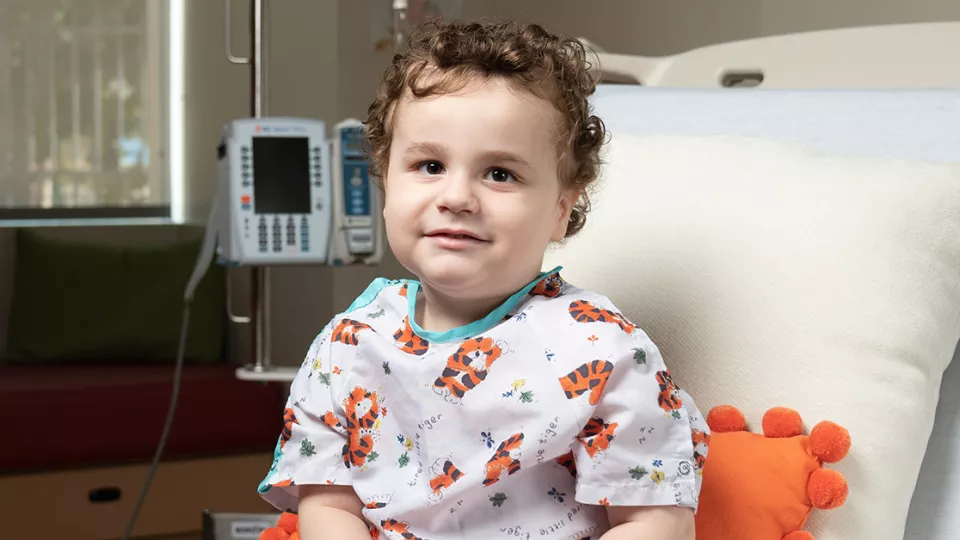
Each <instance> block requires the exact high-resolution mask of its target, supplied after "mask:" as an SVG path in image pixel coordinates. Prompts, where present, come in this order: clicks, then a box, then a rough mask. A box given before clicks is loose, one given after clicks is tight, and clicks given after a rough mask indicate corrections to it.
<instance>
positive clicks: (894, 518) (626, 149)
mask: <svg viewBox="0 0 960 540" xmlns="http://www.w3.org/2000/svg"><path fill="white" fill-rule="evenodd" d="M607 161H608V162H609V165H608V166H607V169H606V171H605V184H604V187H603V189H602V190H601V191H600V192H599V193H598V194H597V195H595V196H594V211H593V213H592V214H590V216H589V218H588V221H587V227H586V229H585V230H584V231H583V232H582V233H581V235H579V236H578V237H575V238H574V239H572V240H571V241H569V243H568V244H567V245H566V246H565V247H563V248H562V249H559V250H557V251H556V252H555V253H552V254H551V255H549V256H548V259H549V260H548V261H547V263H546V266H547V267H549V266H551V265H553V264H563V265H565V272H564V276H565V278H567V279H568V280H570V281H571V282H572V283H574V284H576V285H578V286H581V287H587V288H592V289H596V290H598V291H600V292H603V293H605V294H608V295H609V296H611V297H612V298H613V299H614V300H615V301H616V302H618V304H619V306H620V307H621V308H622V309H623V311H624V312H625V313H626V315H628V316H629V317H630V318H632V319H634V320H635V322H637V323H638V324H639V325H640V326H641V327H642V328H643V329H644V330H646V331H647V332H648V333H649V334H650V335H651V337H652V338H653V340H654V341H655V342H656V343H657V344H658V345H659V346H660V347H661V349H662V351H663V355H664V358H665V360H666V361H667V362H668V364H669V366H670V367H671V368H672V370H673V371H674V375H675V379H676V380H677V381H678V383H679V384H680V386H681V387H684V388H685V389H686V390H688V391H690V392H691V393H692V395H693V396H694V397H695V398H696V399H697V401H698V405H700V406H701V408H702V409H704V410H707V409H709V408H710V407H712V406H715V405H719V404H724V403H729V404H733V405H736V406H737V407H739V408H741V410H743V411H744V413H745V414H746V416H747V420H748V422H750V423H752V424H753V426H755V427H759V423H760V419H761V416H762V414H763V412H764V411H765V410H767V409H768V408H770V407H773V406H778V405H782V406H788V407H792V408H795V409H797V410H798V411H799V412H800V413H801V415H802V417H803V418H804V420H805V422H806V423H807V427H808V428H809V427H810V426H812V425H813V424H815V423H816V422H818V421H820V420H823V419H830V420H834V421H836V422H839V423H840V424H842V425H844V426H845V427H847V428H848V429H849V430H850V432H851V435H852V439H853V449H852V452H851V455H850V456H849V457H848V458H847V459H846V460H844V461H843V462H842V463H841V464H839V465H838V466H837V467H836V468H837V469H838V470H840V471H841V472H842V473H843V474H844V475H845V476H846V477H847V479H848V480H849V482H850V488H851V491H850V498H849V500H848V502H847V504H846V506H844V507H843V508H841V509H837V510H832V511H829V512H814V515H813V517H812V518H811V521H810V524H809V529H810V530H811V532H813V533H814V535H815V537H816V538H817V539H818V540H850V539H854V538H869V539H871V540H902V538H903V530H904V522H905V519H906V515H907V510H908V508H909V505H910V499H911V495H912V493H913V489H914V485H915V483H916V480H917V474H918V470H919V468H920V464H921V461H922V459H923V456H924V450H925V448H926V444H927V440H928V437H929V435H930V433H931V428H932V425H933V420H934V411H935V409H936V406H937V399H938V390H939V386H940V379H941V376H942V374H943V371H944V369H945V368H946V367H947V365H948V364H949V361H950V359H951V357H952V355H953V351H954V348H955V346H956V344H957V341H958V339H960V167H958V166H957V165H956V164H953V165H951V164H936V163H926V164H925V163H921V162H917V161H910V160H906V159H904V160H880V159H873V158H869V159H868V158H856V157H849V156H847V157H835V156H829V157H828V156H825V155H819V154H817V153H816V152H814V151H812V150H810V149H809V148H806V147H801V146H799V145H792V144H787V143H780V142H774V141H772V140H765V139H756V138H750V137H739V136H738V137H733V136H729V137H728V136H704V137H697V136H657V135H649V136H634V135H629V134H624V133H619V134H615V136H614V137H613V139H612V142H611V146H610V148H609V154H608V156H607ZM743 474H750V465H749V463H744V464H743Z"/></svg>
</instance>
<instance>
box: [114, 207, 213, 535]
mask: <svg viewBox="0 0 960 540" xmlns="http://www.w3.org/2000/svg"><path fill="white" fill-rule="evenodd" d="M218 199H219V197H214V199H213V205H212V206H211V208H210V218H209V219H208V220H207V229H206V231H204V234H203V245H202V246H201V248H200V255H199V256H198V257H197V264H196V266H194V268H193V273H192V274H191V275H190V279H189V281H187V288H186V290H185V291H184V293H183V320H182V321H181V323H180V342H179V343H178V344H177V362H176V366H175V367H174V372H173V393H172V395H171V396H170V406H169V408H168V409H167V419H166V420H165V421H164V423H163V431H162V432H161V433H160V442H159V443H158V444H157V450H156V452H155V453H154V455H153V461H152V462H151V463H150V470H149V471H148V472H147V479H146V481H145V482H144V483H143V487H142V488H141V489H140V497H139V498H138V499H137V504H136V505H135V506H134V507H133V513H132V514H131V515H130V520H129V521H128V522H127V527H126V529H125V530H124V532H123V540H130V535H131V534H132V533H133V526H134V525H135V524H136V523H137V516H139V515H140V510H141V509H142V508H143V503H144V502H145V501H146V499H147V494H148V493H149V492H150V486H151V484H153V477H154V476H156V474H157V467H159V465H160V457H161V456H162V455H163V448H164V446H166V444H167V437H168V436H169V435H170V428H171V427H172V426H173V416H174V413H176V411H177V402H178V401H179V399H180V380H181V377H182V374H183V362H184V355H185V354H186V348H187V329H188V328H189V326H190V305H191V304H192V303H193V294H194V292H196V290H197V286H198V285H200V280H202V279H203V276H205V275H206V273H207V270H208V269H209V268H210V260H211V258H212V257H213V253H214V251H215V250H216V247H217V220H218V219H219V215H218V208H219V205H218V204H217V200H218Z"/></svg>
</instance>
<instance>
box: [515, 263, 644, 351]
mask: <svg viewBox="0 0 960 540" xmlns="http://www.w3.org/2000/svg"><path fill="white" fill-rule="evenodd" d="M538 292H539V293H540V294H537V293H538ZM527 310H528V311H529V314H530V317H529V319H530V320H534V321H538V322H539V325H540V327H541V328H540V330H541V331H540V332H538V335H540V336H542V337H543V339H545V340H546V341H548V342H550V343H548V346H549V347H550V348H559V347H561V346H562V347H563V349H565V350H568V351H571V352H572V351H576V353H577V354H578V355H582V354H593V355H597V354H601V353H602V354H605V355H607V356H609V357H611V358H615V357H616V356H617V353H616V351H622V350H625V351H631V350H634V349H636V348H638V347H641V348H642V347H646V346H647V345H648V344H649V343H648V342H649V337H648V336H647V334H646V333H645V332H644V331H643V329H641V328H640V327H639V326H638V325H637V324H636V323H634V322H633V321H632V320H631V319H630V318H628V316H627V315H625V314H624V313H623V312H622V311H621V310H620V308H619V307H618V306H617V304H616V302H615V301H614V300H612V299H611V298H610V297H608V296H607V295H605V294H603V293H601V292H597V291H594V290H589V289H584V288H580V287H578V286H576V285H574V284H572V283H570V282H567V281H565V280H563V279H562V278H560V277H559V275H556V276H548V277H547V278H546V279H544V280H543V281H541V282H540V283H538V284H537V286H536V287H535V288H534V289H533V290H532V291H531V297H530V299H529V300H528V306H527V308H526V309H525V310H523V311H527ZM533 315H536V316H535V317H534V316H533ZM561 343H562V345H561ZM557 356H559V355H557Z"/></svg>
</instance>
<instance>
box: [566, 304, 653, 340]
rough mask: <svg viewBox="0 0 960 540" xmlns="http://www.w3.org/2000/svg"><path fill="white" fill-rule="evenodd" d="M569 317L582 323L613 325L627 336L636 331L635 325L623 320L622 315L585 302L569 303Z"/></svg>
mask: <svg viewBox="0 0 960 540" xmlns="http://www.w3.org/2000/svg"><path fill="white" fill-rule="evenodd" d="M570 316H571V317H573V319H574V320H575V321H577V322H582V323H594V322H601V323H613V324H616V325H617V326H619V327H620V329H621V330H623V331H624V332H626V333H627V334H632V333H633V332H634V331H635V330H636V329H637V327H636V325H634V324H632V323H631V322H630V321H628V320H627V319H626V318H624V316H623V315H621V314H619V313H614V312H613V311H610V310H609V309H604V308H601V307H597V306H595V305H593V304H591V303H590V302H588V301H586V300H574V301H573V302H570Z"/></svg>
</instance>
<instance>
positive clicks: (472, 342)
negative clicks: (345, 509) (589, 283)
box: [259, 268, 709, 540]
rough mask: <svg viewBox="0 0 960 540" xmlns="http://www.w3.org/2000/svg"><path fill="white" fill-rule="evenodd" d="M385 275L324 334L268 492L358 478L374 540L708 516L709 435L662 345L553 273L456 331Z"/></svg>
mask: <svg viewBox="0 0 960 540" xmlns="http://www.w3.org/2000/svg"><path fill="white" fill-rule="evenodd" d="M418 291H419V284H418V283H417V282H416V281H406V280H403V281H397V280H386V279H377V280H375V281H374V282H373V283H371V284H370V286H369V287H368V288H367V290H366V291H365V292H364V293H363V294H362V295H361V296H360V297H359V298H357V300H356V301H354V303H353V305H351V306H350V307H349V308H348V309H347V311H345V312H344V313H341V314H340V315H338V316H336V317H335V318H334V319H333V320H332V321H330V323H329V324H328V325H327V326H326V328H324V330H323V331H322V332H321V333H320V334H319V336H317V338H316V339H315V340H314V342H313V344H312V345H311V346H310V349H309V352H308V353H307V356H306V358H305V360H304V362H303V365H302V366H301V368H300V370H299V372H298V374H297V376H296V379H295V380H294V381H293V383H292V385H291V388H290V396H289V398H288V401H287V404H286V407H285V410H284V412H283V427H282V430H281V433H280V437H279V440H278V442H277V446H276V450H275V455H274V458H275V459H274V462H273V465H272V467H271V469H270V471H269V473H268V474H267V476H266V478H265V479H264V480H263V482H262V483H261V484H260V488H259V491H260V493H261V495H262V496H263V497H264V498H265V499H266V500H267V501H268V502H269V503H271V504H272V505H273V506H275V507H276V508H277V509H279V510H287V511H293V512H295V511H296V509H297V499H298V486H300V485H305V484H337V485H349V486H352V487H353V488H354V490H355V491H356V492H357V494H358V495H359V497H360V499H361V500H362V501H363V502H364V504H365V508H364V510H363V513H364V516H365V518H366V520H367V524H368V526H369V527H370V532H371V536H372V537H373V538H385V539H393V538H396V539H399V538H406V539H411V540H412V539H430V540H438V539H443V540H447V539H449V540H453V539H457V540H459V539H468V538H469V539H472V538H483V539H486V538H496V537H501V536H515V537H519V538H532V537H537V538H541V537H547V538H557V539H564V540H566V539H576V540H583V539H587V538H593V539H596V538H599V536H600V535H601V534H603V533H604V532H605V531H606V530H607V529H608V528H609V525H608V522H607V518H606V512H605V511H604V509H603V506H605V505H630V506H645V505H656V506H662V505H679V506H685V507H690V508H696V506H697V500H698V494H699V490H700V478H701V469H702V467H703V464H704V460H705V459H706V456H707V447H708V444H709V432H708V428H707V426H706V422H705V420H704V418H703V417H702V415H701V413H700V412H699V410H698V409H697V407H696V405H695V404H694V402H693V400H692V399H691V397H690V396H689V395H687V394H686V393H685V392H683V391H682V390H680V389H679V388H678V387H677V385H676V384H675V383H674V382H673V380H672V379H671V377H670V372H669V370H668V369H667V367H666V366H665V365H664V362H663V360H662V358H661V356H660V353H659V351H658V349H657V347H656V346H655V345H654V344H653V343H652V342H651V341H650V339H649V338H648V337H647V335H646V334H644V332H643V331H642V330H640V329H639V328H637V327H636V326H635V325H634V324H633V323H631V322H630V321H629V320H628V319H627V318H626V317H624V316H623V315H622V314H621V313H620V312H619V311H618V310H617V309H616V307H615V306H614V305H613V303H612V302H611V301H610V300H609V299H607V298H605V297H603V296H601V295H598V294H596V293H592V292H589V291H585V290H582V289H578V288H576V287H574V286H573V285H571V284H568V283H566V282H565V281H564V280H563V279H562V278H561V277H560V274H559V268H557V269H554V270H552V271H550V272H546V273H544V274H542V275H541V276H540V277H539V278H538V279H536V280H534V281H533V282H531V283H529V284H528V285H527V286H526V287H524V288H523V289H521V290H520V291H518V292H517V293H516V294H514V295H513V296H512V297H510V298H509V299H508V300H507V301H506V302H504V304H503V305H501V306H500V307H499V308H497V309H496V310H494V311H493V312H491V313H490V314H489V315H488V316H487V317H485V318H484V319H482V320H480V321H475V322H474V323H471V324H469V325H467V326H464V327H461V328H457V329H454V330H452V331H449V332H444V333H434V332H428V331H425V330H423V329H422V328H420V327H419V325H418V324H416V321H414V318H413V316H412V314H413V313H415V303H416V299H417V293H418Z"/></svg>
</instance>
